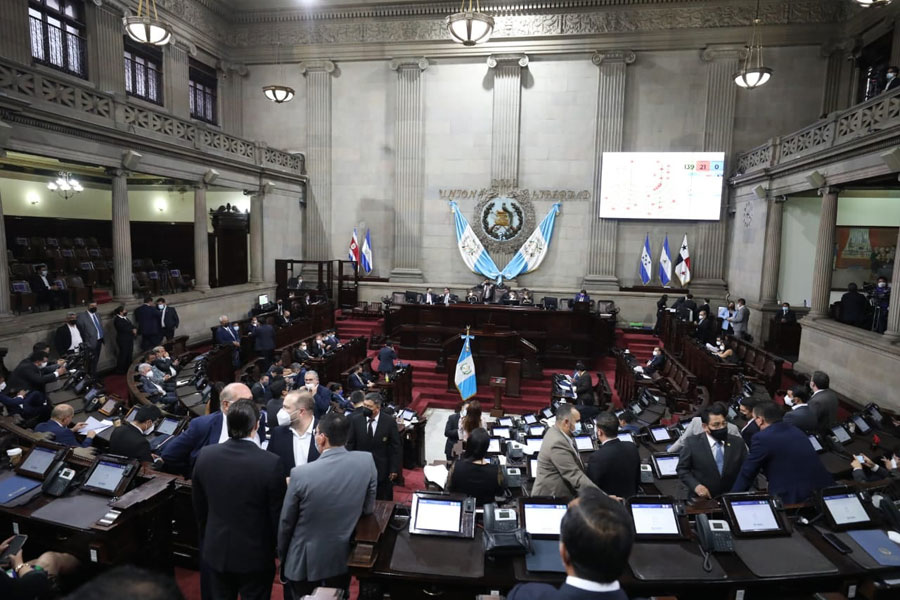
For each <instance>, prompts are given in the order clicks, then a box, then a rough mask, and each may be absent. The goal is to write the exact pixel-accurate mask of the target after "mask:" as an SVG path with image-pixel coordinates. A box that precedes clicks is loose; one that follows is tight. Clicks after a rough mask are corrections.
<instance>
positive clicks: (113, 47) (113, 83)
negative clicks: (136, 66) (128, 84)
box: [84, 2, 125, 95]
mask: <svg viewBox="0 0 900 600" xmlns="http://www.w3.org/2000/svg"><path fill="white" fill-rule="evenodd" d="M84 7H85V12H86V17H87V30H88V32H89V33H88V44H89V50H88V56H87V58H88V63H89V71H88V73H89V75H90V77H91V79H92V80H93V81H94V82H95V83H96V84H97V87H98V88H99V89H100V90H101V91H104V92H110V93H112V94H122V95H124V94H125V69H124V68H123V67H122V60H121V58H120V57H121V56H122V54H123V52H124V51H125V42H124V38H123V37H122V16H123V15H122V12H121V11H120V10H117V9H116V8H115V7H114V6H110V5H109V4H101V5H100V6H97V5H96V4H94V3H93V2H86V3H85V4H84ZM113 57H115V60H114V59H113Z"/></svg>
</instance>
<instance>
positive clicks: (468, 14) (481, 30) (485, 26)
mask: <svg viewBox="0 0 900 600" xmlns="http://www.w3.org/2000/svg"><path fill="white" fill-rule="evenodd" d="M473 5H474V7H473ZM446 23H447V31H449V32H450V37H452V38H453V41H455V42H460V43H461V44H462V45H463V46H474V45H475V44H478V43H481V42H486V41H488V38H490V37H491V32H492V31H493V30H494V19H493V17H491V16H489V15H487V14H485V13H483V12H481V1H480V0H474V1H473V0H469V8H466V0H462V4H461V5H460V7H459V12H457V13H453V14H452V15H450V16H449V17H447V20H446Z"/></svg>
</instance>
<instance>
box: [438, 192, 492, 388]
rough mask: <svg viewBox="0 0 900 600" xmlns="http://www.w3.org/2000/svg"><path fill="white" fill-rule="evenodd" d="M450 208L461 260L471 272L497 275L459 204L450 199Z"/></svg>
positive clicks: (490, 276)
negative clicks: (454, 223)
mask: <svg viewBox="0 0 900 600" xmlns="http://www.w3.org/2000/svg"><path fill="white" fill-rule="evenodd" d="M450 210H452V211H453V215H454V218H455V220H456V245H457V247H458V248H459V254H460V256H462V259H463V262H465V263H466V266H467V267H469V269H470V270H471V271H472V272H473V273H478V274H480V275H484V276H485V277H487V278H488V279H496V278H497V277H499V276H500V270H499V269H498V268H497V265H495V264H494V259H492V258H491V257H490V255H489V254H488V253H487V250H485V249H484V245H483V244H482V243H481V240H479V239H478V236H476V235H475V232H474V231H472V227H471V226H470V225H469V222H468V221H466V218H465V217H464V216H463V215H462V213H461V212H460V211H459V205H458V204H456V202H453V201H451V202H450ZM473 371H474V367H473Z"/></svg>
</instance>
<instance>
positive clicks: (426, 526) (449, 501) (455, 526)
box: [409, 492, 475, 537]
mask: <svg viewBox="0 0 900 600" xmlns="http://www.w3.org/2000/svg"><path fill="white" fill-rule="evenodd" d="M469 500H472V499H467V498H466V497H465V496H462V495H458V494H450V495H446V494H428V493H425V492H414V493H413V497H412V507H411V508H410V515H409V532H410V533H416V534H420V535H435V536H443V537H473V536H474V533H475V532H474V526H475V505H474V502H470V501H469ZM470 509H471V510H470Z"/></svg>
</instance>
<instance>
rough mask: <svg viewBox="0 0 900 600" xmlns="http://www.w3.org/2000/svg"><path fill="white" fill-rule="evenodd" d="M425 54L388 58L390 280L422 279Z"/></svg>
mask: <svg viewBox="0 0 900 600" xmlns="http://www.w3.org/2000/svg"><path fill="white" fill-rule="evenodd" d="M426 68H428V60H427V59H426V58H424V57H423V58H400V59H394V60H392V61H391V69H393V70H394V71H396V72H397V101H396V115H395V118H394V122H395V127H394V148H395V150H394V154H395V157H396V158H395V161H394V267H393V269H392V270H391V281H407V282H422V281H423V277H422V269H421V265H420V264H419V248H420V247H421V245H422V205H423V202H424V194H425V192H424V181H425V168H424V133H425V120H424V117H425V114H424V103H423V92H422V72H423V71H424V70H425V69H426Z"/></svg>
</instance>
